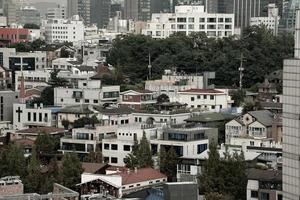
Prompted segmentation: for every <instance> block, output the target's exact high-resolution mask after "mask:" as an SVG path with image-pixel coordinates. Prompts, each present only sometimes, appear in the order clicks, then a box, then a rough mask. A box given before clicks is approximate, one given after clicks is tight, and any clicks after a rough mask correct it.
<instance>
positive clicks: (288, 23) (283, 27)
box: [280, 0, 300, 32]
mask: <svg viewBox="0 0 300 200" xmlns="http://www.w3.org/2000/svg"><path fill="white" fill-rule="evenodd" d="M299 8H300V0H290V1H285V2H284V5H283V10H282V18H281V21H280V31H281V32H293V31H294V28H295V22H296V10H297V9H299Z"/></svg>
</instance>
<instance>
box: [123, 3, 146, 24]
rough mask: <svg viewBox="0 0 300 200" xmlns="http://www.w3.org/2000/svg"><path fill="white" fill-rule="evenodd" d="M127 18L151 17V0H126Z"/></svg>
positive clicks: (140, 18)
mask: <svg viewBox="0 0 300 200" xmlns="http://www.w3.org/2000/svg"><path fill="white" fill-rule="evenodd" d="M124 17H125V19H132V20H135V21H137V20H138V21H147V20H150V19H151V0H125V7H124Z"/></svg>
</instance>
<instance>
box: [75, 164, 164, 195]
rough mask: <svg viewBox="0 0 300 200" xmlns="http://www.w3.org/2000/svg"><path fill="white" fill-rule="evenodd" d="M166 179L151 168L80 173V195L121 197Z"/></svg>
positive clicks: (158, 183) (156, 184) (159, 183)
mask: <svg viewBox="0 0 300 200" xmlns="http://www.w3.org/2000/svg"><path fill="white" fill-rule="evenodd" d="M166 181H167V176H166V175H164V174H162V173H160V172H159V171H157V170H155V169H152V168H141V169H135V170H132V171H131V170H129V169H128V170H126V171H119V172H117V173H114V174H109V175H101V174H88V173H83V174H82V175H81V183H80V184H77V187H79V188H80V194H81V197H84V198H89V197H92V196H95V195H97V194H98V195H100V194H105V195H110V196H112V198H121V197H122V196H124V195H126V194H130V193H133V192H136V191H139V190H142V189H145V188H151V187H153V186H158V185H161V184H162V183H164V182H166Z"/></svg>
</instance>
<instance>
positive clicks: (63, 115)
mask: <svg viewBox="0 0 300 200" xmlns="http://www.w3.org/2000/svg"><path fill="white" fill-rule="evenodd" d="M92 115H93V114H91V115H89V114H75V113H58V115H57V127H59V128H64V126H63V125H62V121H63V120H68V121H69V122H70V123H74V121H75V120H77V119H79V118H82V117H89V116H92Z"/></svg>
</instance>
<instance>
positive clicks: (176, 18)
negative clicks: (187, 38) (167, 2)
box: [142, 5, 234, 38]
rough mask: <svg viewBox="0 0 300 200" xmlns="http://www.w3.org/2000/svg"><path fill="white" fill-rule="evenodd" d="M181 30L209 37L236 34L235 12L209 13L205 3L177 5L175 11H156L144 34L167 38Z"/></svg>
mask: <svg viewBox="0 0 300 200" xmlns="http://www.w3.org/2000/svg"><path fill="white" fill-rule="evenodd" d="M176 32H180V33H184V34H186V35H189V34H190V33H193V32H203V33H206V35H207V36H208V37H216V38H222V37H228V36H232V35H234V14H223V13H207V12H205V11H204V6H203V5H179V6H175V13H154V14H152V18H151V21H150V22H147V26H146V28H145V29H143V30H142V34H144V35H149V36H152V37H153V38H167V37H169V36H170V35H172V34H174V33H176Z"/></svg>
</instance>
